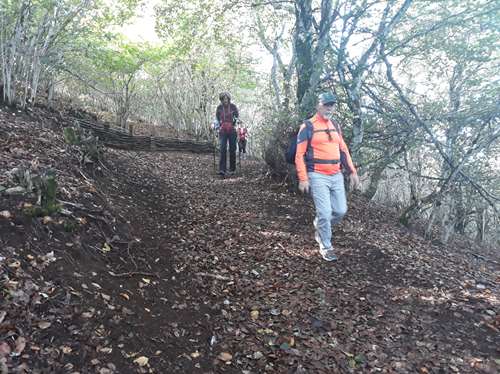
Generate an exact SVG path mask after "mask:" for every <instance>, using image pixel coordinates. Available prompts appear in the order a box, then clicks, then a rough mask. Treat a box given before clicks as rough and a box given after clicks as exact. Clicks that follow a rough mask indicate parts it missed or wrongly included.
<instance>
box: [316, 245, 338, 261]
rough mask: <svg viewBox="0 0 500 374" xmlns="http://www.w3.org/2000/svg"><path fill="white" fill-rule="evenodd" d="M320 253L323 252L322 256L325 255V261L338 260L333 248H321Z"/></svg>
mask: <svg viewBox="0 0 500 374" xmlns="http://www.w3.org/2000/svg"><path fill="white" fill-rule="evenodd" d="M319 253H320V254H321V257H323V259H324V260H325V261H337V260H338V259H337V256H336V255H335V252H333V249H332V248H328V249H321V248H320V250H319Z"/></svg>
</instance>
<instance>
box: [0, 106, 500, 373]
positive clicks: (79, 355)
mask: <svg viewBox="0 0 500 374" xmlns="http://www.w3.org/2000/svg"><path fill="white" fill-rule="evenodd" d="M1 120H2V124H1V125H0V126H4V127H3V128H4V129H7V128H8V131H4V132H0V136H1V138H0V139H1V140H2V142H1V143H0V160H1V161H0V170H1V172H0V174H2V175H3V174H4V172H5V171H7V170H10V168H12V167H13V166H15V165H17V164H23V163H30V162H32V161H33V159H35V158H38V162H39V163H40V164H41V165H43V166H48V165H51V166H53V167H55V168H56V170H57V171H58V176H59V177H60V181H61V182H60V199H61V200H64V201H71V202H72V203H73V204H81V205H80V208H77V207H76V206H66V208H67V209H68V210H69V211H71V216H70V217H72V218H68V217H65V216H61V217H57V218H56V219H54V221H53V222H49V223H47V222H44V221H43V218H35V219H31V218H29V217H25V216H23V215H22V213H21V210H22V206H23V204H24V203H25V202H26V201H28V200H30V198H26V197H15V198H7V197H5V196H0V211H3V210H7V211H9V212H11V213H12V215H13V217H11V218H9V219H5V218H3V219H2V218H0V248H1V251H2V252H1V256H2V263H1V264H2V273H1V275H2V290H3V292H2V304H0V312H4V311H5V312H6V314H5V316H4V318H3V321H0V333H1V335H0V344H6V345H8V347H9V348H10V350H14V349H15V345H16V342H19V338H25V339H26V347H25V348H24V349H23V350H22V352H20V354H19V355H12V354H10V353H9V354H3V353H2V352H4V351H5V350H6V349H7V348H6V346H5V345H0V357H4V359H3V361H2V362H4V363H3V365H6V366H7V367H9V370H15V368H20V369H18V370H19V372H22V371H21V370H22V368H23V367H24V368H26V369H27V370H26V372H28V373H59V372H60V373H76V372H80V373H101V374H105V373H133V372H155V373H198V372H199V373H225V372H227V373H262V372H274V373H335V372H386V373H393V372H398V373H404V372H415V371H419V372H421V373H438V372H439V373H441V372H495V371H497V370H498V368H499V367H498V364H499V362H498V359H499V358H500V352H499V351H498V347H499V346H500V344H499V343H500V341H499V338H498V337H499V330H498V329H499V328H500V323H499V317H498V316H499V313H500V311H499V299H498V298H499V289H498V280H499V279H500V278H499V276H500V273H499V271H498V268H495V267H494V264H489V263H485V262H484V261H480V260H475V259H474V257H472V256H471V255H468V254H467V252H466V250H465V249H464V248H462V247H450V246H449V247H444V246H438V245H433V244H431V243H430V242H428V241H425V240H423V239H421V238H419V237H418V236H417V235H414V234H412V233H410V232H408V231H407V230H405V229H403V228H402V227H400V226H398V224H397V223H396V217H394V216H393V215H392V214H391V213H390V212H387V211H383V210H381V208H380V207H375V206H372V205H371V204H370V203H368V202H366V201H364V200H363V199H362V198H360V197H358V196H352V197H351V199H350V210H349V212H348V215H347V216H346V219H345V220H344V221H343V223H342V225H340V226H339V227H338V228H336V229H335V232H334V245H335V247H336V249H337V251H338V254H339V258H340V260H339V261H338V263H335V264H332V263H326V262H324V261H322V260H321V258H320V256H319V254H318V252H317V249H316V245H315V242H314V239H313V232H312V229H311V228H312V218H313V217H312V215H313V212H312V205H311V202H310V201H309V200H308V199H307V198H304V197H301V196H295V195H290V194H288V193H286V192H284V190H283V188H282V187H281V186H277V185H273V184H272V182H271V181H269V180H268V179H266V178H265V177H263V174H262V172H261V165H259V164H258V163H257V162H244V163H243V170H242V171H241V172H240V173H239V174H238V175H236V176H234V177H231V178H227V179H219V178H218V177H216V176H215V175H214V173H213V159H212V158H211V157H210V156H195V155H185V154H180V153H162V154H160V153H155V154H151V153H137V154H131V153H126V152H123V151H109V152H107V154H106V155H105V162H104V163H103V164H102V165H101V166H100V170H97V169H94V172H93V173H91V172H90V171H89V170H84V173H83V175H82V174H81V173H80V172H79V170H78V168H77V167H75V166H74V163H73V160H72V158H71V152H70V150H68V149H66V148H65V146H64V143H63V142H62V139H61V136H60V135H59V132H57V131H56V132H52V130H49V129H47V126H46V125H44V126H43V127H42V126H41V125H40V123H39V122H31V121H28V120H26V119H19V118H12V117H9V116H8V115H7V114H5V113H3V114H2V117H1ZM47 133H49V134H50V135H49V136H47ZM47 138H49V139H51V140H50V141H49V142H47V141H44V140H43V139H47ZM23 150H24V151H23ZM61 150H64V152H62V151H61ZM3 182H5V183H6V179H5V178H4V179H0V184H2V183H3ZM31 200H33V199H31ZM75 219H76V221H75ZM68 222H70V223H73V224H74V223H75V222H76V223H77V224H76V226H75V225H73V226H71V225H69V224H68ZM65 228H66V229H65ZM68 228H70V229H68ZM51 251H53V252H54V255H53V258H52V257H50V256H49V257H47V254H48V253H50V252H51ZM44 256H45V257H44ZM13 282H17V283H15V284H14V283H13ZM0 316H1V314H0ZM47 323H48V326H47ZM2 342H3V343H2ZM495 360H496V361H495ZM0 363H1V362H0ZM142 364H143V366H140V365H142ZM9 372H10V371H9ZM12 372H15V371H12Z"/></svg>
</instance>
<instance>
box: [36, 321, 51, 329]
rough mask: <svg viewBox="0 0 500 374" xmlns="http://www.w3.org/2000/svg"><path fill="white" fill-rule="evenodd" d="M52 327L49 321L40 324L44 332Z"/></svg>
mask: <svg viewBox="0 0 500 374" xmlns="http://www.w3.org/2000/svg"><path fill="white" fill-rule="evenodd" d="M51 325H52V323H50V322H48V321H42V322H38V327H39V328H41V329H42V330H45V329H48V328H49V327H50V326H51Z"/></svg>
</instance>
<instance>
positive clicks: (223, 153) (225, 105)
mask: <svg viewBox="0 0 500 374" xmlns="http://www.w3.org/2000/svg"><path fill="white" fill-rule="evenodd" d="M219 100H220V102H221V103H220V104H219V106H218V107H217V110H216V112H215V117H216V118H217V121H218V122H219V124H220V128H219V141H220V161H219V174H220V175H225V174H226V173H227V145H228V143H229V173H228V174H234V172H235V171H236V138H237V135H236V122H237V121H238V116H239V114H238V108H237V107H236V105H234V104H233V103H231V95H230V94H229V93H228V92H222V93H221V94H220V95H219Z"/></svg>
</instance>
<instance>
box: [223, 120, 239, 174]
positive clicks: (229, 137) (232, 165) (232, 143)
mask: <svg viewBox="0 0 500 374" xmlns="http://www.w3.org/2000/svg"><path fill="white" fill-rule="evenodd" d="M219 141H220V161H219V172H223V173H225V172H226V164H227V143H229V170H230V171H235V170H236V130H235V131H232V132H224V131H221V132H220V133H219Z"/></svg>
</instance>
